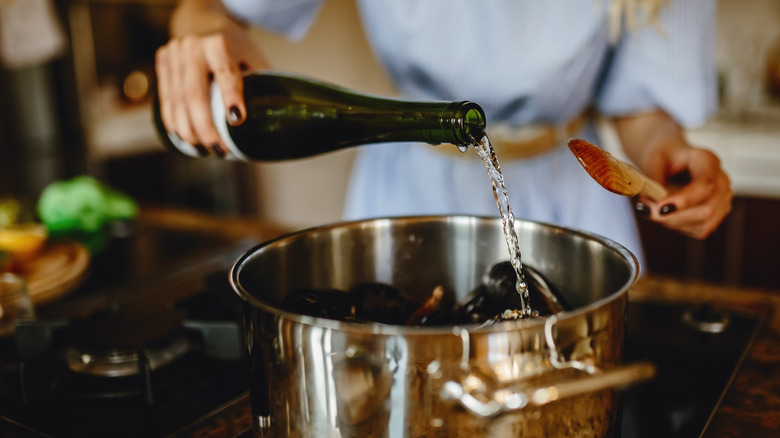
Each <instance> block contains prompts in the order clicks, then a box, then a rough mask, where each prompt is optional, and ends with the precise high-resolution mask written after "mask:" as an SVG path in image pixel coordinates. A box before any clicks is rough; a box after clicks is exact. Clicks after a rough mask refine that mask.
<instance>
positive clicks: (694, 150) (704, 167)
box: [615, 111, 734, 239]
mask: <svg viewBox="0 0 780 438" xmlns="http://www.w3.org/2000/svg"><path fill="white" fill-rule="evenodd" d="M615 126H616V128H617V131H618V135H619V136H620V138H621V141H622V143H623V146H624V148H625V150H626V152H627V154H628V155H629V157H630V158H631V159H632V160H633V161H634V162H635V163H636V164H637V165H638V167H639V168H640V169H641V170H642V171H643V172H644V173H645V174H646V175H647V176H648V177H650V178H652V179H654V180H656V181H658V182H660V183H661V184H663V185H664V186H665V187H666V188H667V190H668V191H669V195H668V196H667V197H666V198H664V199H661V200H658V201H652V200H650V199H647V198H644V197H641V198H639V199H637V204H636V207H637V211H638V212H639V213H640V214H641V215H642V216H644V217H646V218H648V219H650V220H652V221H655V222H657V223H659V224H661V225H663V226H665V227H667V228H670V229H673V230H676V231H679V232H680V233H682V234H685V235H687V236H690V237H693V238H696V239H704V238H706V237H708V236H709V235H711V234H712V233H713V232H714V231H715V230H716V229H717V228H718V227H719V226H720V224H721V223H722V222H723V220H724V219H725V218H726V216H727V215H728V214H729V212H730V211H731V203H732V200H733V198H734V192H733V191H732V189H731V181H730V179H729V177H728V175H727V174H726V172H725V171H724V170H723V168H722V167H721V162H720V159H719V158H718V156H717V155H715V154H714V153H713V152H711V151H709V150H707V149H703V148H699V147H694V146H691V145H690V144H688V143H687V141H686V140H685V136H684V133H683V130H682V128H681V127H680V126H679V125H678V124H677V123H676V122H674V120H672V119H671V117H669V116H668V115H667V114H666V113H664V112H662V111H656V112H650V113H645V114H641V115H636V116H632V117H627V118H621V119H617V120H616V124H615Z"/></svg>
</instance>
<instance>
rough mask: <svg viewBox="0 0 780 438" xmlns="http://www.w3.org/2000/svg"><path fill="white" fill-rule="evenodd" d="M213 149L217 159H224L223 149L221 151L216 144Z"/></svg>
mask: <svg viewBox="0 0 780 438" xmlns="http://www.w3.org/2000/svg"><path fill="white" fill-rule="evenodd" d="M213 148H214V152H216V153H217V156H218V157H219V158H225V155H226V153H225V150H224V149H222V147H221V146H220V145H218V144H215V145H214V146H213Z"/></svg>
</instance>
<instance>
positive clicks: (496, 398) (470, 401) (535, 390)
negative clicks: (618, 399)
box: [441, 362, 655, 418]
mask: <svg viewBox="0 0 780 438" xmlns="http://www.w3.org/2000/svg"><path fill="white" fill-rule="evenodd" d="M654 375H655V366H653V364H651V363H648V362H638V363H634V364H631V365H626V366H620V367H615V368H612V369H610V370H608V371H602V372H598V373H596V374H587V375H586V376H584V377H577V378H573V379H568V380H564V381H562V382H558V383H554V384H552V385H542V386H537V387H532V388H527V389H524V390H518V391H515V390H513V389H511V388H504V389H500V390H498V391H496V392H494V393H493V397H492V399H490V400H489V401H484V400H481V399H480V398H477V397H475V396H473V395H471V394H470V393H468V392H466V391H465V390H464V389H463V386H462V385H461V384H459V383H457V382H453V381H448V382H445V383H444V385H443V386H442V390H441V398H442V399H443V400H456V401H458V402H459V403H460V405H461V406H463V407H464V408H465V409H466V410H468V411H469V412H471V413H472V414H473V415H475V416H477V417H481V418H489V417H494V416H496V415H498V414H501V413H504V412H508V411H514V410H520V409H523V408H526V407H535V406H542V405H545V404H547V403H550V402H552V401H555V400H561V399H564V398H567V397H574V396H576V395H581V394H586V393H589V392H595V391H600V390H602V389H607V388H623V387H626V386H628V385H631V384H634V383H638V382H640V381H643V380H647V379H650V378H652V377H653V376H654Z"/></svg>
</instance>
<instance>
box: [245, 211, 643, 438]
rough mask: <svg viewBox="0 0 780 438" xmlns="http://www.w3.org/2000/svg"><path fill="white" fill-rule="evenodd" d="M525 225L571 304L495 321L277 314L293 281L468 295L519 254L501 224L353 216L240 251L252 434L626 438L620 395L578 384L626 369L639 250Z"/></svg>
mask: <svg viewBox="0 0 780 438" xmlns="http://www.w3.org/2000/svg"><path fill="white" fill-rule="evenodd" d="M516 229H517V233H518V237H519V241H520V245H521V252H522V257H523V262H524V263H526V264H528V265H531V266H533V267H534V268H536V270H537V271H539V272H541V273H542V274H544V275H545V276H546V277H547V279H548V280H549V281H550V283H552V285H553V287H554V288H555V289H556V290H557V291H558V292H559V293H560V294H561V295H563V296H564V297H565V299H566V301H568V302H569V303H571V304H572V305H573V306H574V309H573V310H571V311H567V312H563V313H559V314H557V315H556V316H555V317H550V318H541V319H530V320H523V321H518V322H503V323H498V324H494V325H491V326H488V327H478V326H473V327H472V326H457V327H456V326H449V327H405V326H388V325H379V324H377V325H364V324H352V323H346V322H339V321H334V320H328V319H322V318H314V317H309V316H304V315H297V314H292V313H288V312H285V311H282V310H281V309H280V308H279V307H278V304H279V303H280V302H281V300H282V299H283V298H284V296H285V294H286V293H288V292H289V291H291V290H295V289H298V288H315V289H320V288H321V289H334V288H335V289H343V290H348V289H349V288H351V287H352V286H354V285H356V284H360V283H365V282H382V283H387V284H392V285H394V286H396V287H397V288H399V289H401V290H404V291H406V292H408V293H411V294H420V296H421V297H423V296H428V295H429V294H430V292H431V290H433V288H434V287H436V286H438V285H441V286H443V287H444V288H445V289H448V290H452V291H454V293H455V295H456V296H457V298H458V299H460V298H463V297H465V296H467V295H468V294H469V293H470V292H471V291H472V290H473V289H474V288H475V287H476V286H477V285H478V284H479V283H480V282H481V281H482V277H483V274H484V273H485V272H486V270H487V269H488V268H489V267H490V266H492V265H493V264H495V263H498V262H501V261H505V260H506V259H507V258H508V257H507V248H506V241H505V238H504V234H503V230H502V224H501V222H500V220H498V219H495V218H481V217H470V216H433V217H408V218H392V219H376V220H366V221H358V222H349V223H342V224H336V225H332V226H324V227H318V228H313V229H309V230H304V231H301V232H297V233H294V234H290V235H287V236H283V237H281V238H278V239H276V240H273V241H270V242H267V243H264V244H262V245H260V246H258V247H256V248H254V249H252V250H250V251H249V252H247V253H246V254H245V255H243V256H242V257H241V258H239V259H238V260H237V261H236V263H235V264H234V266H233V268H232V270H231V272H230V281H231V284H232V286H233V288H234V290H235V291H236V292H237V293H238V295H239V296H240V297H241V298H242V299H243V300H244V307H245V321H244V324H245V331H246V332H245V335H246V343H247V348H248V353H249V360H250V364H251V375H252V377H251V391H250V398H251V401H252V414H253V421H254V424H253V429H254V433H255V435H256V436H269V437H283V436H292V437H312V438H315V437H316V438H322V437H361V438H364V437H415V438H420V437H469V438H474V437H498V436H501V437H504V436H513V437H514V436H516V437H536V436H539V437H549V436H556V437H569V436H571V437H575V436H576V437H606V436H612V435H613V434H616V427H617V425H616V417H617V413H618V393H617V392H616V390H614V389H612V388H611V387H607V388H604V387H603V385H602V386H599V385H596V386H593V385H590V384H588V383H586V384H585V386H582V385H581V384H580V383H581V382H582V381H583V380H585V381H587V380H588V379H589V378H592V377H593V376H600V375H603V370H609V369H611V368H613V367H618V366H620V364H621V351H622V344H623V338H624V331H625V327H626V311H627V291H628V289H629V288H630V287H631V286H632V285H633V283H634V282H635V281H636V278H637V276H638V265H637V262H636V259H635V257H634V256H633V255H632V254H631V253H630V252H628V251H627V250H626V249H625V248H623V247H622V246H620V245H618V244H616V243H614V242H612V241H610V240H607V239H604V238H601V237H599V236H594V235H591V234H587V233H582V232H578V231H575V230H572V229H566V228H560V227H556V226H551V225H547V224H543V223H538V222H531V221H516ZM421 301H423V299H422V298H421ZM583 377H584V379H583ZM572 382H573V383H572ZM561 383H562V384H561ZM567 385H568V386H567ZM572 385H573V386H572ZM578 385H579V386H578ZM607 386H610V385H607ZM574 387H576V388H579V389H577V390H574V391H573V392H572V388H574ZM582 388H586V389H582ZM587 388H591V389H593V390H591V389H587ZM567 391H568V393H567Z"/></svg>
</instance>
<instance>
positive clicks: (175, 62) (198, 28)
mask: <svg viewBox="0 0 780 438" xmlns="http://www.w3.org/2000/svg"><path fill="white" fill-rule="evenodd" d="M171 34H172V35H173V37H172V38H171V40H170V41H169V42H168V43H167V44H165V45H164V46H162V47H160V48H159V49H158V50H157V53H156V56H155V68H156V71H157V87H158V96H159V100H160V114H161V117H162V121H163V124H164V125H165V129H166V130H167V131H168V132H169V133H175V134H176V135H178V136H179V137H180V138H181V139H182V140H184V141H186V142H188V143H190V144H192V145H194V146H195V147H196V148H197V149H198V151H199V152H200V153H201V155H209V154H211V155H217V156H220V157H221V156H224V155H225V153H226V152H227V150H228V149H227V146H226V145H225V144H224V143H223V142H222V140H221V139H220V136H219V134H218V132H217V129H216V127H215V126H214V123H213V121H212V118H211V107H210V101H209V100H210V87H211V81H212V80H213V81H215V82H216V83H217V85H218V86H219V88H220V91H221V92H222V100H223V104H224V106H225V114H227V119H228V123H230V124H231V125H238V124H241V123H243V121H244V120H245V118H246V106H245V104H244V97H243V89H244V85H243V72H244V71H247V70H263V69H267V68H268V67H269V64H268V61H267V60H266V58H265V57H264V56H263V54H262V53H261V52H260V50H259V48H258V47H256V45H255V44H254V43H253V42H252V40H251V38H250V36H249V33H248V31H247V30H246V29H245V28H244V27H243V26H242V25H241V24H240V23H238V22H237V21H236V20H234V19H233V18H232V17H231V16H230V15H229V13H228V12H227V11H226V10H225V9H224V7H223V6H222V4H221V3H220V2H219V1H218V0H189V1H184V2H182V3H181V4H180V5H179V6H178V7H177V9H176V10H175V11H174V13H173V16H172V19H171Z"/></svg>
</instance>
